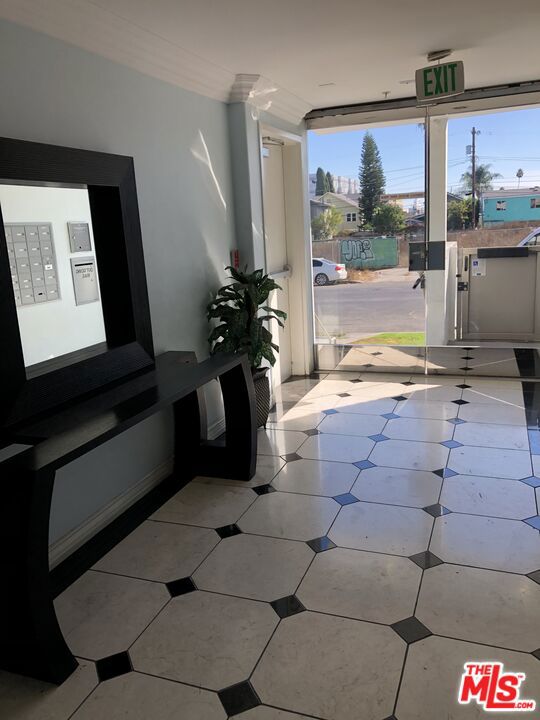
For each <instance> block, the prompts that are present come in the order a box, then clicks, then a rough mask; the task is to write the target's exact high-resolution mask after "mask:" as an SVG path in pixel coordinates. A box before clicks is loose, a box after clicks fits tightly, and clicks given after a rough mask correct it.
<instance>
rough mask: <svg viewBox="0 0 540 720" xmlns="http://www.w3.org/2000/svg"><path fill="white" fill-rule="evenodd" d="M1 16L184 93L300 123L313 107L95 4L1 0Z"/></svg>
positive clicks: (86, 1) (65, 0) (265, 81)
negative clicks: (246, 105) (238, 104)
mask: <svg viewBox="0 0 540 720" xmlns="http://www.w3.org/2000/svg"><path fill="white" fill-rule="evenodd" d="M0 17H2V18H3V19H5V20H9V21H11V22H14V23H17V24H19V25H24V26H25V27H28V28H31V29H32V30H36V31H38V32H41V33H44V34H46V35H50V36H52V37H54V38H57V39H58V40H62V41H64V42H67V43H70V44H71V45H75V46H77V47H79V48H82V49H83V50H87V51H89V52H92V53H95V54H97V55H101V56H102V57H105V58H107V59H108V60H112V61H113V62H117V63H119V64H121V65H125V66H127V67H130V68H132V69H134V70H137V71H138V72H140V73H143V74H144V75H149V76H150V77H154V78H157V79H159V80H163V81H164V82H167V83H170V84H172V85H176V86H178V87H182V88H184V89H185V90H191V91H192V92H195V93H198V94H199V95H204V96H205V97H209V98H213V99H214V100H220V101H221V102H249V103H250V104H252V105H254V106H255V107H256V108H258V109H259V110H268V111H270V112H271V113H272V114H273V115H277V116H278V117H280V118H282V119H284V120H287V121H289V122H293V123H295V124H297V123H299V122H300V121H301V120H302V119H303V117H304V115H305V114H306V113H307V112H309V111H310V110H311V109H312V107H311V105H309V104H308V103H306V102H304V101H303V100H301V99H300V98H297V97H296V96H295V95H293V94H292V93H290V92H288V91H287V90H285V89H284V88H279V87H277V86H276V85H275V84H274V83H272V81H270V80H268V79H267V78H264V77H262V76H261V75H250V74H239V75H235V74H234V73H232V72H230V71H229V70H227V69H225V68H222V67H220V66H218V65H215V64H214V63H212V62H208V61H207V60H204V59H203V58H201V57H199V56H197V55H195V54H194V53H191V52H189V51H187V50H184V49H183V48H182V47H180V46H178V45H176V44H174V43H173V42H170V41H169V40H165V39H164V38H162V37H160V36H158V35H156V34H155V33H152V32H150V31H148V30H145V29H144V28H141V27H139V26H138V25H135V24H134V23H132V22H130V21H129V20H126V19H124V18H121V17H118V16H117V15H115V14H114V13H111V12H110V11H109V10H107V8H106V7H103V6H101V5H99V4H95V3H94V2H93V1H92V0H46V2H44V1H43V0H0Z"/></svg>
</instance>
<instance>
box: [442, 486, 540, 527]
mask: <svg viewBox="0 0 540 720" xmlns="http://www.w3.org/2000/svg"><path fill="white" fill-rule="evenodd" d="M440 502H441V505H444V506H445V507H447V508H448V509H449V510H453V511H454V512H459V513H470V514H473V515H488V516H490V517H500V518H511V519H515V520H523V519H524V518H528V517H531V516H532V515H535V514H536V503H535V499H534V489H533V488H532V487H529V485H526V484H525V483H521V482H516V481H515V480H503V479H500V478H490V477H480V476H474V475H456V476H455V477H451V478H447V479H446V480H445V481H444V485H443V490H442V493H441V500H440Z"/></svg>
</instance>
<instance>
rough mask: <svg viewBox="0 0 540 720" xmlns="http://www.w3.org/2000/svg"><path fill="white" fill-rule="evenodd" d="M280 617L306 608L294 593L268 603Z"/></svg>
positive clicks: (296, 613)
mask: <svg viewBox="0 0 540 720" xmlns="http://www.w3.org/2000/svg"><path fill="white" fill-rule="evenodd" d="M270 605H271V606H272V607H273V608H274V610H275V611H276V612H277V614H278V615H279V617H280V618H281V619H283V618H287V617H290V616H291V615H298V613H301V612H304V610H305V609H306V608H305V607H304V606H303V605H302V603H301V602H300V600H299V599H298V598H297V597H296V595H287V597H282V598H280V599H279V600H274V601H273V602H271V603H270Z"/></svg>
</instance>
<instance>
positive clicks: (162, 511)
mask: <svg viewBox="0 0 540 720" xmlns="http://www.w3.org/2000/svg"><path fill="white" fill-rule="evenodd" d="M256 497H257V496H256V495H255V493H254V492H253V490H250V489H249V488H243V487H228V486H224V485H206V484H204V483H190V484H189V485H186V487H185V488H182V490H180V492H178V493H176V495H175V496H174V497H172V498H171V499H170V500H168V501H167V502H166V503H165V504H164V505H162V506H161V507H160V508H159V510H157V511H156V512H155V513H154V514H153V515H152V517H151V519H152V520H161V521H164V522H177V523H182V524H186V525H199V526H202V527H210V528H218V527H223V525H231V524H232V523H235V522H236V521H237V520H238V518H239V517H240V516H241V515H242V514H243V513H244V512H245V511H246V510H247V509H248V507H249V506H250V505H251V504H252V503H254V502H255V499H256Z"/></svg>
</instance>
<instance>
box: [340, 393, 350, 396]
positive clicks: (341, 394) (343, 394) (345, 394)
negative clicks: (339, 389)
mask: <svg viewBox="0 0 540 720" xmlns="http://www.w3.org/2000/svg"><path fill="white" fill-rule="evenodd" d="M337 396H338V397H351V393H338V394H337Z"/></svg>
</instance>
